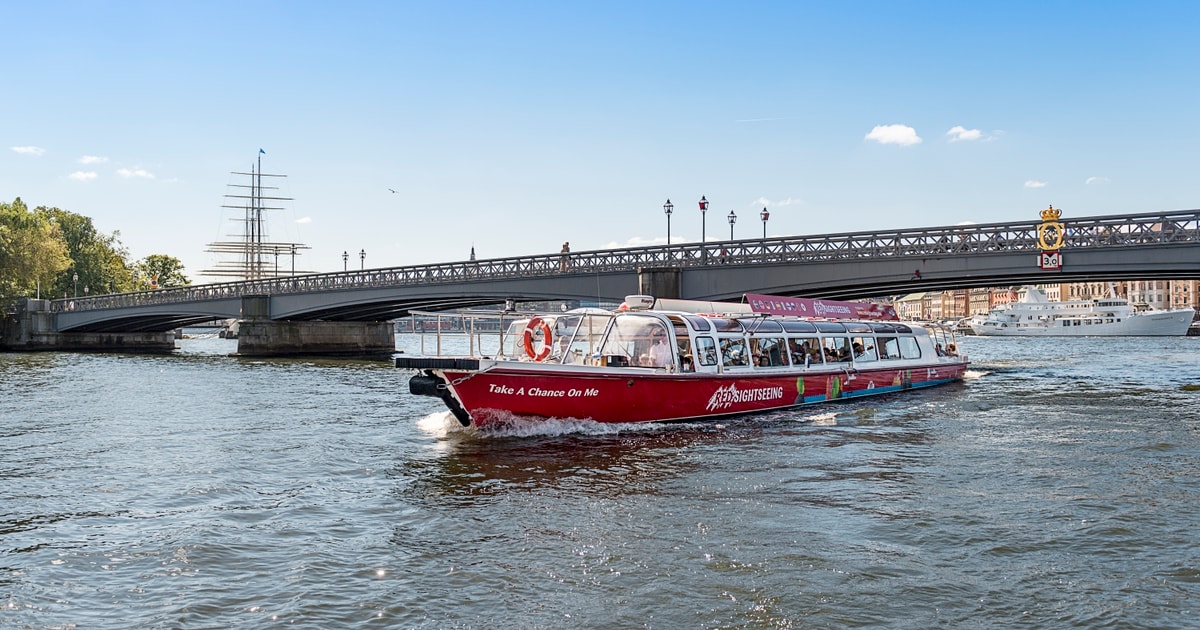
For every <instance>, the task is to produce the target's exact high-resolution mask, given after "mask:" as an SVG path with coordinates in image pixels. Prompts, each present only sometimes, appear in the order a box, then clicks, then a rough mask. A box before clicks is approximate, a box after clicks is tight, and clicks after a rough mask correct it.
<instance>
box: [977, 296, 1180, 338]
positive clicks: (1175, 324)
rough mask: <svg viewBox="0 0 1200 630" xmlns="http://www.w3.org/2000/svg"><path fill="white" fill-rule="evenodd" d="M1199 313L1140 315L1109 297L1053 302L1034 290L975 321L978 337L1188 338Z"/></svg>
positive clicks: (1122, 301)
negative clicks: (1130, 336) (1128, 336)
mask: <svg viewBox="0 0 1200 630" xmlns="http://www.w3.org/2000/svg"><path fill="white" fill-rule="evenodd" d="M1194 315H1195V311H1194V310H1193V309H1191V308H1178V309H1170V310H1153V309H1145V310H1141V309H1135V308H1134V307H1133V306H1132V305H1130V304H1129V300H1126V299H1124V298H1119V297H1106V298H1098V299H1091V300H1071V301H1066V302H1051V301H1050V300H1048V299H1047V298H1046V294H1044V293H1042V292H1041V291H1039V290H1038V289H1037V288H1035V287H1027V288H1026V289H1025V297H1024V298H1022V299H1021V300H1020V301H1018V302H1013V303H1012V304H1007V305H1005V306H1003V307H1000V308H996V309H992V311H991V312H990V313H988V314H987V315H986V316H982V315H977V316H975V317H974V318H972V319H971V330H972V332H974V333H975V334H976V335H997V336H1005V335H1007V336H1012V337H1084V336H1110V337H1118V336H1127V335H1133V336H1163V337H1173V336H1182V335H1186V334H1187V330H1188V326H1189V325H1190V324H1191V323H1192V317H1193V316H1194Z"/></svg>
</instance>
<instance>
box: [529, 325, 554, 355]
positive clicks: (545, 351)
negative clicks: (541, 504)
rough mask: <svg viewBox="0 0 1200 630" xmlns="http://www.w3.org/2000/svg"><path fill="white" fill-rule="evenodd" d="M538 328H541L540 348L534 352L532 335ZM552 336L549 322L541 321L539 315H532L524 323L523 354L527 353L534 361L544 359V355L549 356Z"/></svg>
mask: <svg viewBox="0 0 1200 630" xmlns="http://www.w3.org/2000/svg"><path fill="white" fill-rule="evenodd" d="M538 328H541V329H542V349H541V350H539V351H537V352H534V350H533V344H534V341H533V335H534V333H535V332H536V331H537V329H538ZM553 339H554V337H553V335H552V334H551V332H550V324H547V323H546V322H544V321H542V318H541V317H534V318H533V319H531V320H529V323H528V324H525V354H527V355H529V358H530V359H533V360H534V361H545V360H546V357H548V356H550V347H551V342H552V341H553Z"/></svg>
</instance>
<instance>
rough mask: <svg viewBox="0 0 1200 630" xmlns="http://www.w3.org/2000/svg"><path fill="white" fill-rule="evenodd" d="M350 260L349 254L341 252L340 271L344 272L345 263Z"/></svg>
mask: <svg viewBox="0 0 1200 630" xmlns="http://www.w3.org/2000/svg"><path fill="white" fill-rule="evenodd" d="M349 260H350V254H348V253H346V252H345V251H342V271H345V270H346V263H347V261H349Z"/></svg>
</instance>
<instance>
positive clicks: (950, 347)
mask: <svg viewBox="0 0 1200 630" xmlns="http://www.w3.org/2000/svg"><path fill="white" fill-rule="evenodd" d="M946 356H948V357H956V356H958V348H956V347H954V344H952V343H948V344H946Z"/></svg>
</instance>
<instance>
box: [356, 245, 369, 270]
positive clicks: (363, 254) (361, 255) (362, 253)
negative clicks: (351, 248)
mask: <svg viewBox="0 0 1200 630" xmlns="http://www.w3.org/2000/svg"><path fill="white" fill-rule="evenodd" d="M366 268H367V250H365V249H361V250H359V251H358V269H359V271H361V270H363V269H366Z"/></svg>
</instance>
